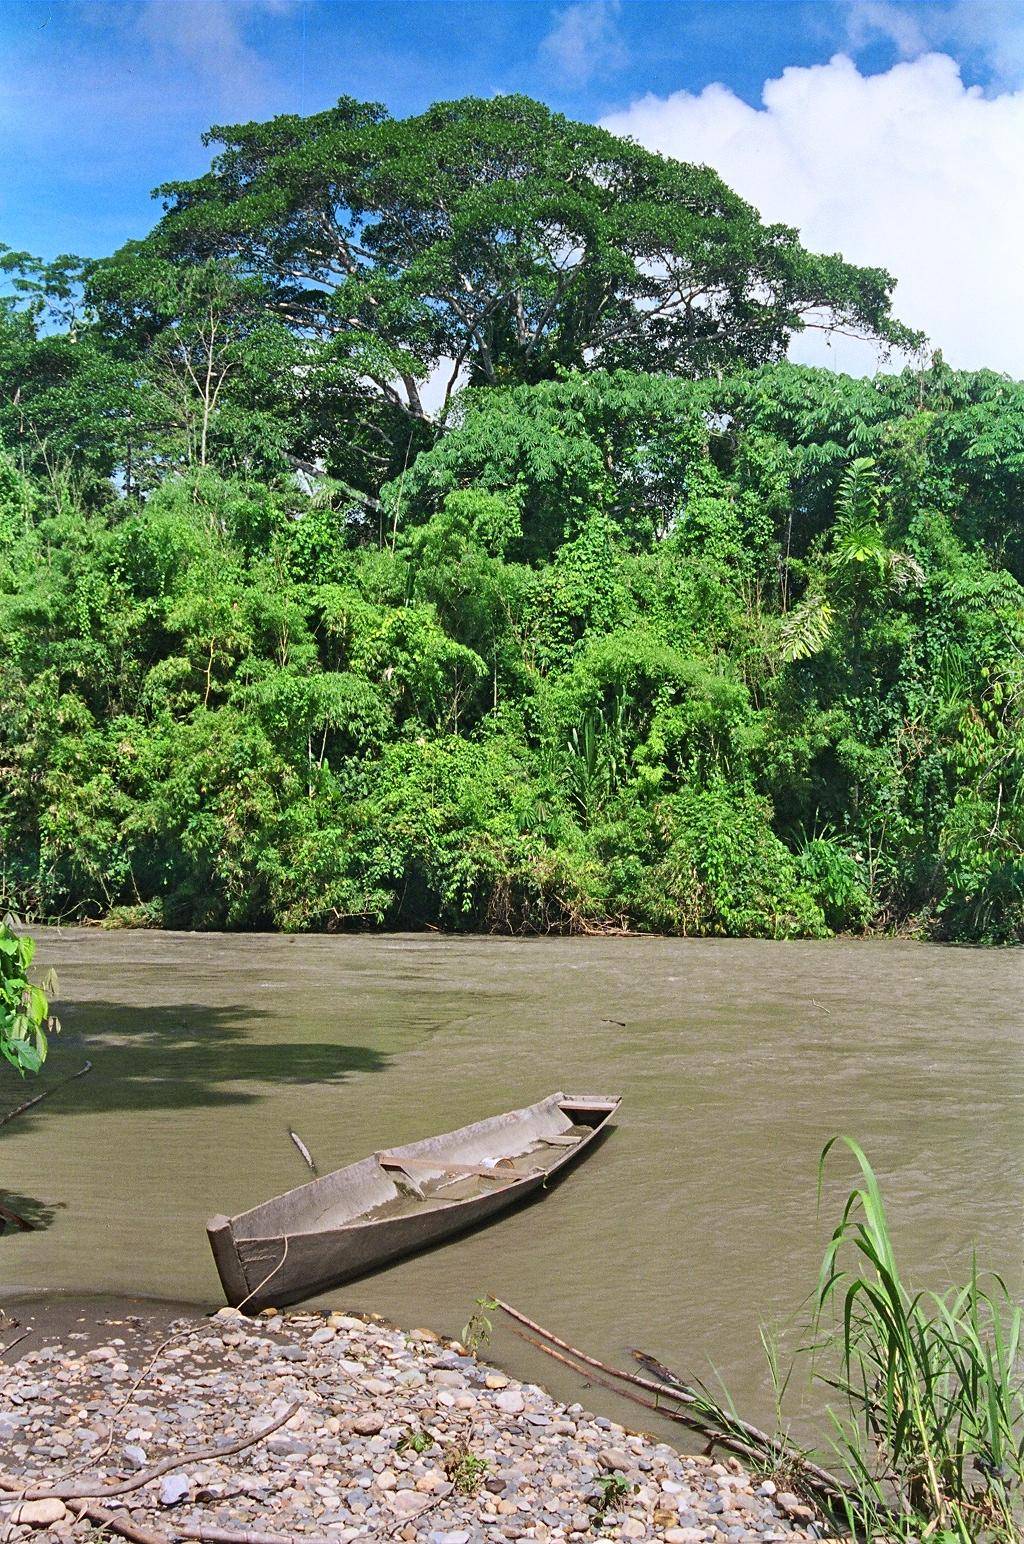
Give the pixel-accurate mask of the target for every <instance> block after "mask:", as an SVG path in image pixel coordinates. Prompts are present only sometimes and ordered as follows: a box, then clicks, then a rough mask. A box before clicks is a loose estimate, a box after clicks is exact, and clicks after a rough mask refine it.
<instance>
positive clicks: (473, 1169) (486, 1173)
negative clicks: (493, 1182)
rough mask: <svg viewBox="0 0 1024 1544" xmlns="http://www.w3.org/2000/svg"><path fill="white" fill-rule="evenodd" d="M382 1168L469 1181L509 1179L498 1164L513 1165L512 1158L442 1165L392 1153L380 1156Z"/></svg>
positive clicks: (433, 1161)
mask: <svg viewBox="0 0 1024 1544" xmlns="http://www.w3.org/2000/svg"><path fill="white" fill-rule="evenodd" d="M380 1162H381V1167H382V1168H385V1169H406V1170H408V1171H409V1172H410V1173H411V1172H412V1171H413V1170H414V1169H419V1170H420V1171H421V1172H429V1173H431V1174H451V1175H454V1176H455V1177H456V1178H458V1179H468V1178H470V1177H472V1176H476V1177H477V1178H479V1179H507V1178H508V1177H509V1175H508V1172H507V1171H506V1172H505V1173H502V1171H501V1170H500V1169H499V1168H498V1163H512V1162H514V1160H513V1159H511V1158H499V1159H498V1163H494V1164H485V1163H458V1164H456V1163H440V1162H438V1160H437V1159H436V1158H396V1157H393V1156H392V1154H391V1153H381V1154H380Z"/></svg>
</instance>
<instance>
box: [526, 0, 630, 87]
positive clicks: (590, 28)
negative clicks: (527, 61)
mask: <svg viewBox="0 0 1024 1544" xmlns="http://www.w3.org/2000/svg"><path fill="white" fill-rule="evenodd" d="M619 3H620V0H577V3H576V4H575V5H568V6H566V7H565V9H564V10H562V11H558V12H556V13H555V22H554V26H553V27H552V29H551V31H550V32H549V33H548V35H547V37H546V38H544V39H543V40H542V42H541V45H540V55H541V58H542V60H543V61H544V62H545V64H547V66H548V67H549V69H551V70H553V71H554V72H555V73H557V74H558V75H560V76H562V77H564V78H567V79H568V80H569V81H570V82H571V83H572V84H573V85H583V84H585V83H586V82H587V81H588V80H592V79H593V78H594V76H596V75H603V74H607V73H609V72H611V71H613V70H618V69H622V68H623V67H624V66H625V65H626V64H627V63H628V60H629V54H628V51H627V49H626V45H625V42H624V40H623V38H622V36H621V35H620V33H619V28H618V14H619Z"/></svg>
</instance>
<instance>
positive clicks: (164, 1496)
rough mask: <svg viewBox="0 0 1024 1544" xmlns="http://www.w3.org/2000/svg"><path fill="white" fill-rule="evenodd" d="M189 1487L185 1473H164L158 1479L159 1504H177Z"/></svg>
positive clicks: (182, 1499) (183, 1497)
mask: <svg viewBox="0 0 1024 1544" xmlns="http://www.w3.org/2000/svg"><path fill="white" fill-rule="evenodd" d="M191 1488H192V1487H191V1482H190V1480H189V1479H188V1476H187V1475H184V1474H165V1475H164V1477H163V1479H162V1480H161V1481H160V1505H161V1506H177V1505H178V1503H179V1502H180V1501H184V1499H185V1497H186V1496H187V1495H188V1493H189V1491H190V1489H191Z"/></svg>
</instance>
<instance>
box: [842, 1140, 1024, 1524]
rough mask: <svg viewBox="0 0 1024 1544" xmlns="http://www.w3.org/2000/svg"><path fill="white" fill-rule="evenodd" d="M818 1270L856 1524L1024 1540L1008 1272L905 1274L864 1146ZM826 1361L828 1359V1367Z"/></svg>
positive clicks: (1016, 1341)
mask: <svg viewBox="0 0 1024 1544" xmlns="http://www.w3.org/2000/svg"><path fill="white" fill-rule="evenodd" d="M840 1140H841V1141H843V1142H844V1143H845V1145H846V1146H847V1147H848V1148H849V1150H850V1152H851V1153H852V1154H853V1156H854V1158H855V1159H856V1161H857V1164H858V1166H859V1169H860V1183H859V1184H858V1185H857V1186H856V1187H855V1188H854V1189H853V1190H852V1191H851V1192H850V1195H849V1197H848V1199H847V1201H846V1205H845V1207H844V1209H843V1213H842V1217H841V1219H840V1221H839V1223H838V1225H837V1227H836V1229H835V1231H834V1232H833V1234H832V1238H831V1240H830V1241H829V1245H828V1248H827V1249H826V1251H825V1256H824V1259H823V1262H822V1268H821V1274H820V1277H819V1281H818V1287H817V1293H816V1301H815V1311H814V1328H815V1331H816V1334H815V1344H814V1347H813V1351H814V1356H815V1367H816V1376H817V1377H818V1379H819V1380H821V1381H824V1383H825V1384H826V1385H827V1386H828V1387H830V1388H831V1389H832V1390H833V1392H838V1393H839V1394H840V1395H841V1396H842V1402H841V1404H840V1406H839V1408H838V1409H837V1408H836V1407H835V1406H834V1405H832V1404H830V1406H829V1408H828V1416H829V1419H830V1422H831V1427H832V1433H831V1436H832V1446H833V1449H834V1452H835V1454H836V1456H837V1458H838V1460H839V1462H840V1464H841V1466H842V1469H843V1471H844V1473H845V1476H846V1479H847V1481H848V1490H847V1501H846V1511H847V1522H848V1524H849V1526H850V1528H851V1530H852V1531H853V1532H855V1533H857V1534H859V1535H860V1536H863V1537H868V1538H872V1537H879V1536H881V1535H886V1536H888V1537H890V1538H891V1537H900V1538H906V1539H911V1538H913V1539H934V1540H936V1541H954V1540H959V1541H963V1544H967V1541H976V1540H990V1541H998V1544H1011V1541H1013V1544H1016V1541H1019V1540H1020V1539H1021V1538H1022V1537H1024V1532H1022V1520H1024V1507H1022V1497H1024V1385H1022V1377H1021V1366H1020V1349H1021V1347H1020V1335H1021V1309H1020V1307H1019V1305H1018V1304H1017V1303H1016V1302H1015V1301H1014V1299H1013V1298H1012V1296H1011V1294H1010V1292H1009V1290H1008V1288H1007V1286H1006V1284H1005V1282H1004V1281H1003V1280H1002V1278H1000V1277H999V1276H996V1275H992V1276H987V1277H981V1276H979V1273H978V1270H977V1266H976V1263H973V1262H972V1269H971V1275H970V1279H969V1280H968V1281H967V1283H966V1285H964V1286H961V1287H957V1288H954V1289H952V1290H950V1291H949V1292H946V1293H944V1294H940V1293H936V1292H926V1291H916V1290H913V1289H912V1288H911V1287H909V1286H908V1285H907V1283H906V1282H905V1281H904V1279H903V1277H902V1276H901V1275H900V1270H899V1266H898V1263H897V1259H896V1253H895V1250H894V1247H893V1242H892V1238H891V1235H890V1231H889V1223H888V1219H887V1216H886V1211H885V1204H884V1201H883V1198H882V1193H881V1189H880V1187H879V1184H878V1180H877V1178H876V1176H875V1173H874V1170H873V1169H872V1167H871V1164H870V1163H869V1162H868V1159H867V1157H866V1156H865V1154H864V1152H863V1151H862V1149H861V1148H860V1147H859V1146H858V1145H857V1143H856V1142H854V1141H852V1140H851V1139H850V1138H841V1139H840V1138H834V1139H833V1140H832V1141H831V1142H829V1143H828V1145H827V1146H826V1147H825V1149H824V1151H823V1152H822V1155H821V1161H820V1165H819V1186H820V1180H821V1176H822V1173H823V1170H824V1165H825V1162H826V1160H827V1158H828V1155H829V1153H830V1152H831V1150H832V1148H833V1147H834V1146H835V1145H836V1142H837V1141H840ZM823 1362H824V1364H825V1366H824V1367H823V1366H822V1363H823Z"/></svg>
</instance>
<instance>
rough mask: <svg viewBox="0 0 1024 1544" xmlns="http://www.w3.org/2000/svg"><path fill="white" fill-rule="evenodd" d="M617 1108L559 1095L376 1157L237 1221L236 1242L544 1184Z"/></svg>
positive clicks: (327, 1228)
mask: <svg viewBox="0 0 1024 1544" xmlns="http://www.w3.org/2000/svg"><path fill="white" fill-rule="evenodd" d="M618 1105H619V1100H618V1098H615V1097H602V1096H598V1095H589V1094H586V1095H569V1094H561V1093H559V1094H552V1095H550V1096H549V1097H548V1098H547V1099H543V1100H541V1101H540V1103H538V1104H535V1105H530V1106H528V1107H527V1108H526V1109H522V1110H512V1111H509V1112H508V1113H506V1114H504V1115H496V1116H493V1117H492V1118H491V1119H489V1120H483V1121H477V1122H476V1123H475V1124H473V1125H471V1126H464V1127H462V1128H461V1129H460V1130H458V1131H451V1132H447V1133H445V1134H444V1135H443V1136H435V1137H427V1138H425V1139H424V1140H422V1141H419V1142H408V1143H406V1144H405V1145H404V1146H401V1147H392V1148H389V1149H387V1150H386V1152H383V1153H374V1154H373V1156H372V1157H370V1158H364V1159H362V1161H361V1162H359V1163H354V1164H350V1165H349V1166H348V1167H347V1168H344V1169H336V1170H334V1172H333V1173H331V1174H325V1175H324V1176H323V1177H322V1178H320V1179H315V1180H311V1181H309V1182H308V1183H307V1184H305V1185H300V1186H299V1187H298V1188H297V1189H295V1190H290V1191H288V1192H287V1193H286V1194H284V1195H280V1196H275V1197H274V1199H273V1200H271V1201H265V1202H263V1203H262V1205H260V1206H255V1207H253V1208H252V1209H251V1211H247V1212H241V1213H239V1215H238V1216H236V1217H232V1218H231V1219H230V1225H231V1233H232V1236H233V1238H234V1239H235V1241H236V1243H237V1242H241V1241H243V1240H256V1239H273V1238H281V1237H284V1236H285V1235H288V1236H291V1237H296V1236H297V1235H301V1234H323V1233H338V1232H344V1231H345V1230H347V1229H350V1228H362V1227H367V1226H372V1224H374V1223H387V1222H388V1221H389V1220H393V1219H397V1218H400V1217H408V1216H413V1215H416V1214H424V1213H427V1212H430V1211H434V1210H441V1209H446V1208H448V1207H452V1206H455V1205H456V1204H457V1203H459V1202H472V1201H474V1200H477V1199H481V1198H483V1197H487V1196H491V1195H497V1194H500V1193H501V1192H502V1191H505V1190H512V1189H514V1188H515V1187H516V1186H517V1185H523V1188H524V1189H525V1188H526V1186H525V1184H523V1182H524V1181H530V1180H533V1181H535V1182H536V1181H537V1180H538V1179H541V1180H542V1179H543V1178H545V1177H546V1176H547V1175H548V1174H549V1173H550V1172H551V1171H552V1170H553V1169H556V1168H559V1167H561V1166H562V1165H563V1164H564V1163H566V1162H567V1161H568V1160H569V1159H571V1158H572V1157H573V1156H575V1153H576V1152H577V1151H578V1150H579V1149H580V1148H582V1147H584V1146H586V1144H587V1142H588V1141H589V1140H590V1139H591V1138H592V1137H593V1136H594V1135H595V1134H596V1130H597V1128H599V1127H601V1126H603V1125H604V1124H605V1123H606V1122H607V1120H608V1119H609V1118H610V1116H611V1115H612V1114H614V1112H615V1110H616V1109H617V1108H618ZM403 1160H408V1166H407V1167H404V1166H403Z"/></svg>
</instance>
